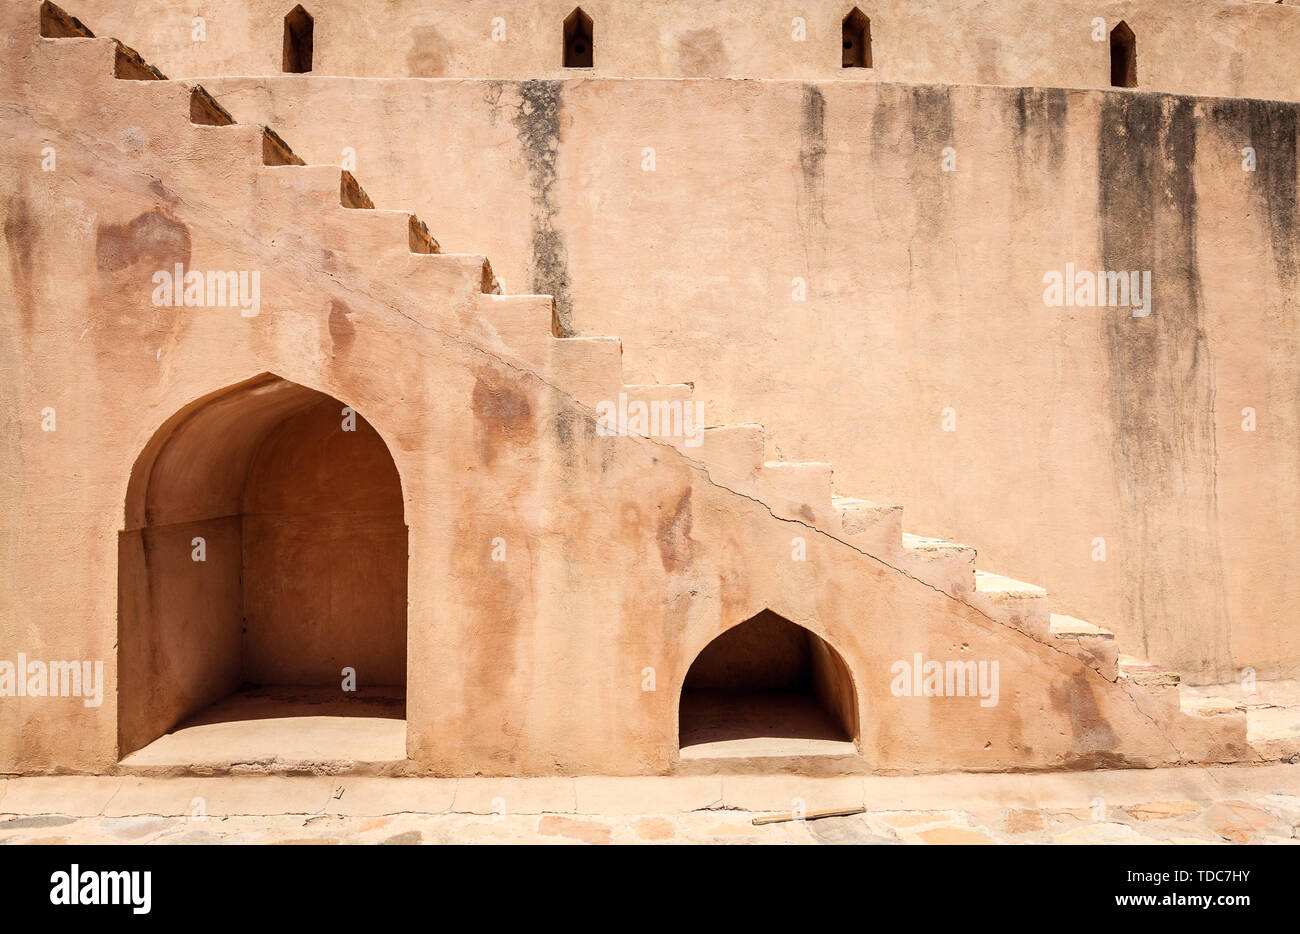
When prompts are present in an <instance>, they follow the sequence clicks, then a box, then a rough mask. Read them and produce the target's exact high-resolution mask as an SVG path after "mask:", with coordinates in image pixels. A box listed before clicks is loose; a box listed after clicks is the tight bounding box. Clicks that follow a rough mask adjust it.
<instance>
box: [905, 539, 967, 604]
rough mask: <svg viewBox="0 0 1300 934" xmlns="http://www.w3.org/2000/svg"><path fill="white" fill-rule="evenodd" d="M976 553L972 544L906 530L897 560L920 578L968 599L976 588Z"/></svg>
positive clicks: (959, 597)
mask: <svg viewBox="0 0 1300 934" xmlns="http://www.w3.org/2000/svg"><path fill="white" fill-rule="evenodd" d="M975 555H976V552H975V549H974V548H972V547H971V546H970V545H960V544H958V543H956V542H950V541H946V540H944V539H942V538H930V537H927V536H924V535H913V534H911V533H908V532H904V533H903V550H902V553H901V554H900V555H899V559H898V560H899V566H900V567H901V568H902V569H903V570H904V571H906V572H907V573H908V574H910V575H912V576H913V577H915V578H916V579H917V580H920V581H924V582H925V583H927V584H929V585H930V586H931V587H935V588H938V589H939V590H942V591H943V592H944V593H946V594H948V595H949V596H953V597H957V598H958V599H960V600H965V599H966V598H967V597H968V596H969V595H970V594H971V593H973V592H974V590H975Z"/></svg>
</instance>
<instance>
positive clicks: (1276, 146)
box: [1212, 100, 1300, 301]
mask: <svg viewBox="0 0 1300 934" xmlns="http://www.w3.org/2000/svg"><path fill="white" fill-rule="evenodd" d="M1298 115H1300V105H1297V104H1293V103H1287V102H1283V101H1258V100H1218V101H1215V102H1214V105H1213V111H1212V116H1213V118H1214V125H1215V127H1216V128H1217V129H1218V130H1219V132H1220V135H1222V136H1225V137H1228V138H1229V139H1230V140H1233V141H1234V142H1233V143H1232V145H1234V146H1236V147H1237V151H1238V155H1240V150H1241V148H1244V147H1245V146H1250V147H1251V148H1252V149H1254V150H1255V171H1253V172H1245V171H1244V170H1243V172H1242V177H1243V178H1244V179H1245V180H1247V181H1249V182H1250V183H1251V188H1252V191H1253V193H1254V195H1255V198H1256V200H1257V201H1258V202H1259V206H1260V207H1261V208H1262V209H1263V214H1264V216H1265V218H1266V219H1267V221H1268V231H1269V243H1270V245H1271V247H1272V251H1273V262H1274V263H1275V264H1276V266H1277V270H1278V273H1279V275H1280V277H1281V278H1282V279H1283V281H1284V282H1286V284H1287V285H1288V286H1290V287H1291V288H1288V289H1287V290H1286V291H1287V292H1289V293H1293V292H1294V286H1295V284H1296V277H1297V272H1300V270H1297V266H1296V234H1297V232H1298V231H1300V204H1297V201H1296V169H1297V159H1296V136H1297V131H1300V120H1298V119H1297V117H1298ZM1242 158H1244V156H1242ZM1287 299H1288V301H1292V300H1293V296H1292V295H1288V296H1287Z"/></svg>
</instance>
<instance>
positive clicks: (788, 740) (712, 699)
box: [681, 691, 857, 759]
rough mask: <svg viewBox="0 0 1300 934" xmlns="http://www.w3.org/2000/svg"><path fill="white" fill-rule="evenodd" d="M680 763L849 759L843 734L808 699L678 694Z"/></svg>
mask: <svg viewBox="0 0 1300 934" xmlns="http://www.w3.org/2000/svg"><path fill="white" fill-rule="evenodd" d="M681 750H682V752H681V756H682V758H683V759H759V758H772V757H803V756H852V755H855V754H856V753H857V750H856V748H855V747H854V745H853V743H852V741H851V740H850V739H849V738H848V737H847V736H846V735H845V733H844V729H843V728H842V727H841V726H840V724H839V723H837V722H836V720H835V718H834V717H832V716H831V715H830V714H829V713H828V712H827V711H826V710H825V708H823V707H822V706H821V704H819V703H818V702H817V699H816V698H814V697H810V696H809V695H807V694H800V693H794V692H782V691H765V692H752V693H751V692H730V691H687V692H686V693H684V694H683V695H682V707H681Z"/></svg>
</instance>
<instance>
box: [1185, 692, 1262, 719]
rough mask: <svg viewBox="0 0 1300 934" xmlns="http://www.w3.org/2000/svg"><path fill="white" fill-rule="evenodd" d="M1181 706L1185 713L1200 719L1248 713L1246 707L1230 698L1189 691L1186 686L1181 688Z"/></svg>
mask: <svg viewBox="0 0 1300 934" xmlns="http://www.w3.org/2000/svg"><path fill="white" fill-rule="evenodd" d="M1178 703H1179V706H1180V707H1181V708H1182V711H1183V713H1186V714H1193V715H1195V716H1198V717H1218V716H1223V715H1225V714H1238V713H1240V714H1242V715H1243V716H1244V715H1245V713H1246V705H1245V704H1243V703H1241V702H1240V701H1235V700H1232V699H1231V698H1228V697H1215V696H1213V695H1209V694H1198V693H1195V692H1193V691H1189V690H1188V689H1187V687H1186V686H1183V685H1180V686H1179V697H1178Z"/></svg>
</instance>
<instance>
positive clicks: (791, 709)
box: [678, 610, 858, 759]
mask: <svg viewBox="0 0 1300 934" xmlns="http://www.w3.org/2000/svg"><path fill="white" fill-rule="evenodd" d="M857 736H858V704H857V692H856V690H855V689H854V685H853V678H852V676H851V674H850V672H849V668H848V666H847V665H846V664H845V662H844V660H843V659H842V658H841V657H840V654H839V653H838V652H837V651H836V650H835V649H834V648H832V647H831V646H830V644H828V643H827V642H826V641H825V640H824V639H822V638H821V637H820V636H818V635H816V634H815V633H813V632H810V631H809V630H807V629H804V628H803V627H801V626H798V625H796V624H795V623H792V622H791V621H790V620H788V619H786V618H784V617H782V616H779V615H777V614H776V613H773V612H772V611H771V610H764V611H763V612H761V613H759V614H758V615H757V616H754V617H752V618H750V619H748V620H746V621H745V622H743V623H741V624H739V625H738V626H734V627H732V628H731V629H728V630H727V631H726V632H724V633H722V634H721V635H720V636H718V637H717V638H716V639H714V640H713V641H712V642H710V643H709V644H708V645H707V646H705V648H704V649H703V651H701V652H700V654H699V655H698V656H696V658H695V661H694V662H693V663H692V664H691V667H690V670H689V671H688V672H687V674H686V679H685V681H684V682H683V684H682V693H681V701H680V706H679V709H678V743H679V746H680V748H681V755H682V758H684V759H686V758H714V757H749V756H804V755H848V754H853V753H855V752H856V746H855V742H856V740H857Z"/></svg>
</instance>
